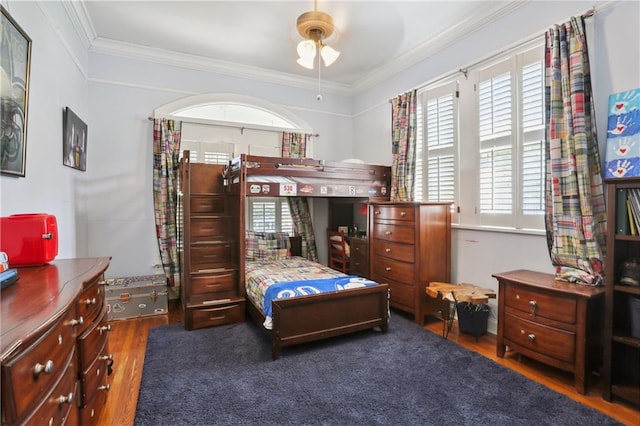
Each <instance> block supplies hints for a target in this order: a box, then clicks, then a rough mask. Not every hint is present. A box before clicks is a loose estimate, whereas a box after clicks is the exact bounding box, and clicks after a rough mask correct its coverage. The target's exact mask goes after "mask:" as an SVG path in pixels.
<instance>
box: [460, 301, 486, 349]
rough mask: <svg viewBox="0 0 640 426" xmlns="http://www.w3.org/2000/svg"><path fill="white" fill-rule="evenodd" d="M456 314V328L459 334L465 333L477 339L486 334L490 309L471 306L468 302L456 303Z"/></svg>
mask: <svg viewBox="0 0 640 426" xmlns="http://www.w3.org/2000/svg"><path fill="white" fill-rule="evenodd" d="M456 311H457V313H458V328H459V329H460V332H461V333H467V334H470V335H472V336H474V337H475V338H476V340H477V339H478V337H480V336H483V335H484V334H486V333H487V323H488V322H489V313H491V307H490V306H489V305H488V304H486V303H483V304H473V303H469V302H458V303H456Z"/></svg>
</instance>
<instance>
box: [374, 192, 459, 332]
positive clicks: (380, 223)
mask: <svg viewBox="0 0 640 426" xmlns="http://www.w3.org/2000/svg"><path fill="white" fill-rule="evenodd" d="M369 208H370V211H369V227H370V228H369V235H370V239H369V241H370V244H371V248H370V253H371V256H370V270H371V278H372V279H373V280H374V281H377V282H379V283H385V284H389V293H390V304H391V306H393V307H394V308H397V309H400V310H403V311H406V312H409V313H412V314H413V315H414V318H415V321H416V322H418V323H419V324H424V317H425V315H426V314H428V313H429V312H428V309H427V304H426V303H427V300H426V299H427V296H426V288H427V286H428V285H429V283H430V282H432V281H444V282H447V281H449V279H450V276H451V219H450V217H451V215H450V212H449V209H450V205H449V204H447V203H375V204H371V205H370V207H369Z"/></svg>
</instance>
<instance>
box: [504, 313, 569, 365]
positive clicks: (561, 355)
mask: <svg viewBox="0 0 640 426" xmlns="http://www.w3.org/2000/svg"><path fill="white" fill-rule="evenodd" d="M504 320H505V323H504V338H505V339H507V340H511V341H513V342H514V343H516V344H518V345H520V346H522V347H523V348H525V349H528V350H531V351H535V352H536V353H538V354H541V355H546V356H549V357H551V358H554V359H557V360H560V361H564V362H566V363H569V364H573V363H574V361H575V356H576V335H575V333H572V332H568V331H565V330H560V329H557V328H553V327H547V326H544V325H541V324H538V323H535V322H533V321H528V320H526V319H523V318H520V317H517V316H514V315H510V314H506V315H505V318H504Z"/></svg>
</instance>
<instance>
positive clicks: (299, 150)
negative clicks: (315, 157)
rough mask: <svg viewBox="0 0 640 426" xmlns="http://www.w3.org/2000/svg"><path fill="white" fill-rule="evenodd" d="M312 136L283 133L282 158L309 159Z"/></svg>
mask: <svg viewBox="0 0 640 426" xmlns="http://www.w3.org/2000/svg"><path fill="white" fill-rule="evenodd" d="M310 137H311V135H309V134H302V133H290V132H282V157H284V158H307V142H308V140H309V138H310Z"/></svg>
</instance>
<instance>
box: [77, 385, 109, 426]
mask: <svg viewBox="0 0 640 426" xmlns="http://www.w3.org/2000/svg"><path fill="white" fill-rule="evenodd" d="M106 378H107V376H105V378H104V381H103V382H102V385H101V386H107V380H106ZM108 394H109V391H108V390H107V389H105V390H102V389H101V390H100V391H99V392H96V394H95V396H94V397H93V398H92V399H90V400H89V401H87V402H86V404H85V405H84V407H82V409H81V410H80V416H81V419H82V424H83V425H96V424H98V419H99V418H100V415H101V414H102V412H103V411H104V407H105V405H106V403H107V395H108Z"/></svg>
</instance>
